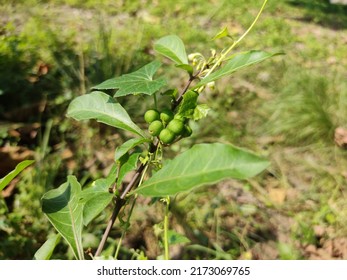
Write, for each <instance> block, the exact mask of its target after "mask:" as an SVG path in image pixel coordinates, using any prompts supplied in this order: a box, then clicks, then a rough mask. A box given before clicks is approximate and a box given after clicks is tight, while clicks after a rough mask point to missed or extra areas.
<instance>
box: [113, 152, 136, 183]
mask: <svg viewBox="0 0 347 280" xmlns="http://www.w3.org/2000/svg"><path fill="white" fill-rule="evenodd" d="M139 156H140V153H133V154H131V155H130V157H129V159H128V160H127V162H126V163H124V164H123V165H122V167H121V168H120V171H119V176H118V180H117V184H118V185H120V184H121V183H122V182H123V179H124V177H125V175H126V174H127V173H129V172H130V171H133V170H135V169H136V168H137V162H138V159H139Z"/></svg>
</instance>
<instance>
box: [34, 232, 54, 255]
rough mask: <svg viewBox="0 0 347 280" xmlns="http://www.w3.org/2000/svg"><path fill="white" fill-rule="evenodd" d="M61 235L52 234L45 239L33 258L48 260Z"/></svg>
mask: <svg viewBox="0 0 347 280" xmlns="http://www.w3.org/2000/svg"><path fill="white" fill-rule="evenodd" d="M60 238H61V235H60V234H54V235H52V236H51V237H50V238H48V239H47V240H46V242H45V243H43V244H42V246H41V247H40V248H39V249H38V250H37V251H36V253H35V255H34V260H49V259H50V258H51V256H52V254H53V251H54V249H55V247H56V246H57V245H58V244H59V242H60Z"/></svg>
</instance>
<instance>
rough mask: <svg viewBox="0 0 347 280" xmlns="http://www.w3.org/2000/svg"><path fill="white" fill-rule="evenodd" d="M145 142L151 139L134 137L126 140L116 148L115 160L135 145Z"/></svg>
mask: <svg viewBox="0 0 347 280" xmlns="http://www.w3.org/2000/svg"><path fill="white" fill-rule="evenodd" d="M145 142H150V139H144V138H133V139H130V140H128V141H126V142H124V143H123V144H122V145H121V146H120V147H118V148H117V149H116V153H115V156H114V160H115V161H117V160H119V159H120V158H121V157H122V156H123V155H125V154H126V153H127V152H129V151H130V150H131V149H133V148H134V147H136V146H138V145H141V144H143V143H145Z"/></svg>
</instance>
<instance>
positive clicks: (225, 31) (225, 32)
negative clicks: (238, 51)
mask: <svg viewBox="0 0 347 280" xmlns="http://www.w3.org/2000/svg"><path fill="white" fill-rule="evenodd" d="M227 36H229V32H228V29H227V28H226V27H224V28H223V29H222V30H221V31H219V32H218V33H217V34H216V35H215V36H214V37H213V38H212V40H217V39H220V38H223V37H227Z"/></svg>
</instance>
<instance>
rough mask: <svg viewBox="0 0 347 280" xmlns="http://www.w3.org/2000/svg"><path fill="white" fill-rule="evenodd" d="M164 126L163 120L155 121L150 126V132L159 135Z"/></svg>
mask: <svg viewBox="0 0 347 280" xmlns="http://www.w3.org/2000/svg"><path fill="white" fill-rule="evenodd" d="M163 128H164V125H163V123H162V122H161V121H153V122H152V123H151V124H150V125H149V127H148V132H149V134H151V135H153V136H158V135H159V133H160V132H161V131H162V130H163Z"/></svg>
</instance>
